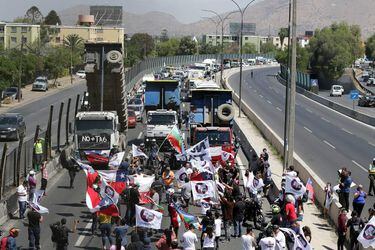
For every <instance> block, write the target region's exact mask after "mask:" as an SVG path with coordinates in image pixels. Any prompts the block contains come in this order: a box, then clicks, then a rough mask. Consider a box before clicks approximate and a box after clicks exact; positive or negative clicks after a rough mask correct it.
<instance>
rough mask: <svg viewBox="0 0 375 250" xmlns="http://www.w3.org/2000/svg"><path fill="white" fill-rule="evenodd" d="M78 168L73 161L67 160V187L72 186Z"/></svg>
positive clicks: (71, 187)
mask: <svg viewBox="0 0 375 250" xmlns="http://www.w3.org/2000/svg"><path fill="white" fill-rule="evenodd" d="M79 170H80V168H79V166H77V165H76V164H75V163H74V162H72V161H69V164H68V173H69V188H70V189H73V188H74V185H73V184H74V179H75V178H76V175H77V173H78V172H79Z"/></svg>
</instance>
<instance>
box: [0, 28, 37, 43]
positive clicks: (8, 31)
mask: <svg viewBox="0 0 375 250" xmlns="http://www.w3.org/2000/svg"><path fill="white" fill-rule="evenodd" d="M39 40H40V25H33V24H25V23H3V22H0V46H3V48H4V49H14V48H21V43H22V41H23V43H24V44H26V45H31V44H32V43H35V42H37V41H39Z"/></svg>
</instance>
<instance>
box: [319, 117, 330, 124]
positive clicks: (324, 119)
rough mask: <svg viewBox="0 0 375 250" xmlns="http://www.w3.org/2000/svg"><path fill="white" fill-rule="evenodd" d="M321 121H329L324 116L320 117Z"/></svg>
mask: <svg viewBox="0 0 375 250" xmlns="http://www.w3.org/2000/svg"><path fill="white" fill-rule="evenodd" d="M320 118H321V119H322V120H323V121H326V122H328V123H331V122H330V121H329V120H327V119H326V118H324V117H320Z"/></svg>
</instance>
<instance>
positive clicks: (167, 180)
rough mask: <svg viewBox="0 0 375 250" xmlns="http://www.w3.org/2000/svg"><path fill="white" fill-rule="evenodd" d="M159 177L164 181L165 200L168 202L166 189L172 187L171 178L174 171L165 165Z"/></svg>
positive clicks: (172, 178)
mask: <svg viewBox="0 0 375 250" xmlns="http://www.w3.org/2000/svg"><path fill="white" fill-rule="evenodd" d="M161 178H162V180H163V183H164V189H165V190H166V191H167V192H165V194H166V195H165V199H166V202H167V203H168V202H169V194H168V189H170V188H173V180H174V173H173V171H172V170H171V168H170V167H167V168H166V169H165V170H164V171H163V173H162V175H161Z"/></svg>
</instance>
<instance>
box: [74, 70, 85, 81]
mask: <svg viewBox="0 0 375 250" xmlns="http://www.w3.org/2000/svg"><path fill="white" fill-rule="evenodd" d="M76 76H78V77H79V78H82V79H85V78H86V72H85V71H84V70H78V71H77V73H76Z"/></svg>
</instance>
